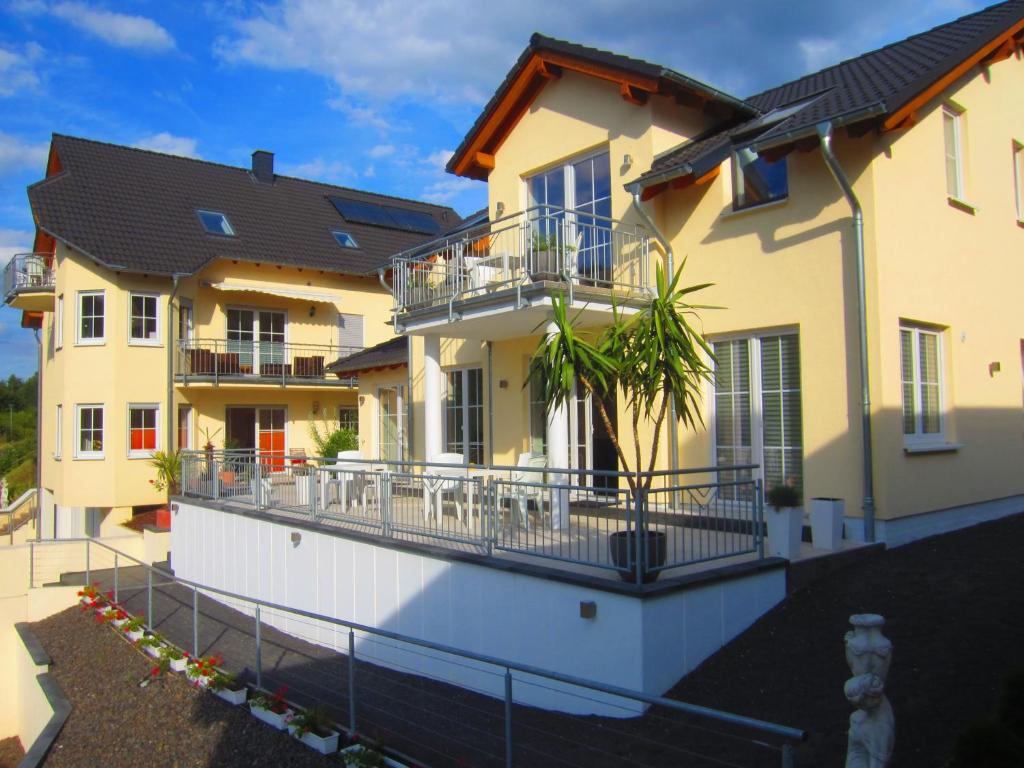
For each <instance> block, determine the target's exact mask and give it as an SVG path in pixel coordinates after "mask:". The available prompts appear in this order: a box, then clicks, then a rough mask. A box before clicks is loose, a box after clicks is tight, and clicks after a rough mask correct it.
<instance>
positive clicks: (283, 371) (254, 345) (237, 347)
mask: <svg viewBox="0 0 1024 768" xmlns="http://www.w3.org/2000/svg"><path fill="white" fill-rule="evenodd" d="M360 349H361V347H341V346H329V345H319V344H293V343H291V342H284V341H252V340H236V339H184V340H181V341H179V342H178V347H177V354H176V356H175V363H174V375H175V377H177V378H180V379H182V380H188V379H201V380H212V381H214V382H217V381H220V380H221V379H226V380H232V381H252V382H277V383H282V384H289V383H292V384H294V383H313V382H316V383H322V384H334V385H337V386H344V387H352V386H355V385H356V378H355V377H354V376H346V377H344V378H338V377H337V376H335V375H334V374H333V373H329V372H328V371H327V366H329V365H330V364H331V363H333V362H334V361H336V360H338V359H339V358H341V357H347V356H348V355H351V354H353V353H355V352H358V351H360Z"/></svg>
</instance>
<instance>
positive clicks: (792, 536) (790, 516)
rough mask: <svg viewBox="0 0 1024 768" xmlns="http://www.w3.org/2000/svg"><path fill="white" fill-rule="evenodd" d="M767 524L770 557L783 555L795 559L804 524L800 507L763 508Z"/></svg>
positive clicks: (797, 555)
mask: <svg viewBox="0 0 1024 768" xmlns="http://www.w3.org/2000/svg"><path fill="white" fill-rule="evenodd" d="M764 518H765V522H766V523H767V524H768V551H767V553H766V554H768V555H769V556H770V557H784V558H786V559H787V560H795V559H796V558H797V557H799V556H800V538H801V534H802V533H803V526H804V510H803V508H802V507H783V508H782V509H780V510H777V509H775V508H774V507H765V508H764Z"/></svg>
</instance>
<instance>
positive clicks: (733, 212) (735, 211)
mask: <svg viewBox="0 0 1024 768" xmlns="http://www.w3.org/2000/svg"><path fill="white" fill-rule="evenodd" d="M788 202H789V196H786V197H780V198H779V199H778V200H769V201H768V202H767V203H757V204H756V205H745V206H744V207H742V208H729V209H727V210H725V211H722V213H720V214H719V215H718V218H720V219H731V218H734V217H736V216H743V215H744V214H746V213H754V212H755V211H763V210H765V209H768V208H779V207H780V206H783V205H785V204H786V203H788Z"/></svg>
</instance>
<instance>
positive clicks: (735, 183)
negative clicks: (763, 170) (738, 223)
mask: <svg viewBox="0 0 1024 768" xmlns="http://www.w3.org/2000/svg"><path fill="white" fill-rule="evenodd" d="M740 152H753V149H751V148H750V147H747V148H745V149H741V150H739V151H736V152H733V153H732V158H731V161H730V165H731V166H732V209H731V210H732V212H733V213H738V212H740V211H750V210H753V209H755V208H760V207H762V206H765V205H781V204H782V203H784V202H785V201H786V200H789V158H788V157H783V158H781V159H780V160H777V161H776V162H781V163H782V164H783V165H784V167H785V169H786V194H784V195H780V196H779V197H770V198H768V199H767V200H756V201H754V202H747V199H746V197H747V187H746V182H745V181H744V173H743V164H742V163H741V162H740ZM755 154H757V157H756V158H755V160H758V159H762V158H761V155H760V154H758V153H756V152H755ZM766 162H767V161H766Z"/></svg>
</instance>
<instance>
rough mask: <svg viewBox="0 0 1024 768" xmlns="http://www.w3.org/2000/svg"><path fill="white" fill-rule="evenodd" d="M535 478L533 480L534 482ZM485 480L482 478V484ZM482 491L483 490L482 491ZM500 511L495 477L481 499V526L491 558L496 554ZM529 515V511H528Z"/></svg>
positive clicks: (488, 484) (490, 480)
mask: <svg viewBox="0 0 1024 768" xmlns="http://www.w3.org/2000/svg"><path fill="white" fill-rule="evenodd" d="M532 479H533V478H531V480H532ZM482 482H483V479H482V478H481V483H482ZM481 490H482V489H481ZM484 498H486V499H487V503H486V504H484V503H483V499H484ZM497 509H498V491H497V489H496V488H495V480H494V478H493V477H491V478H490V479H488V481H487V495H486V496H484V497H482V498H481V509H480V525H481V526H483V529H484V530H483V534H484V537H485V538H486V539H487V556H488V557H490V556H491V555H493V554H494V539H495V531H497V530H498V521H497V519H496V515H497V514H498V512H497ZM527 514H529V510H527Z"/></svg>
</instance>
